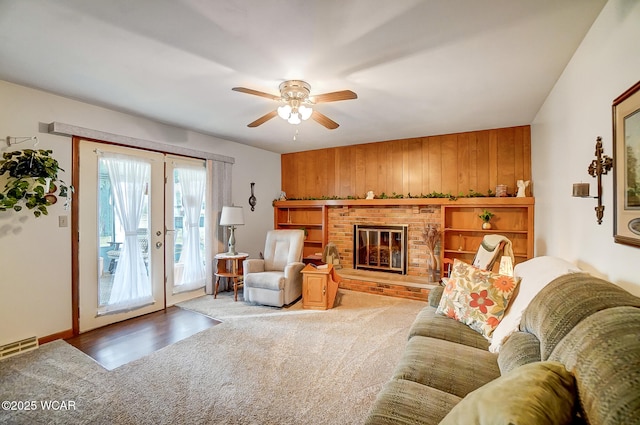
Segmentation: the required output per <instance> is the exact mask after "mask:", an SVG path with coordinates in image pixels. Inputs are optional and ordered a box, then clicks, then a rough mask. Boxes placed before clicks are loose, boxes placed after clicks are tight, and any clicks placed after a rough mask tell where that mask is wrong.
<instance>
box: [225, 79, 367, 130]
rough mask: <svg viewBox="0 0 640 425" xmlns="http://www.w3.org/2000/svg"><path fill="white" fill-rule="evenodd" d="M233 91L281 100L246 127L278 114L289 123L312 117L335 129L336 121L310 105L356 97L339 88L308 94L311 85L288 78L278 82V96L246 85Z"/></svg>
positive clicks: (297, 122)
mask: <svg viewBox="0 0 640 425" xmlns="http://www.w3.org/2000/svg"><path fill="white" fill-rule="evenodd" d="M232 90H233V91H238V92H241V93H246V94H250V95H254V96H260V97H265V98H267V99H270V100H275V101H278V102H282V103H281V104H280V106H279V107H278V108H276V109H275V110H272V111H271V112H268V113H266V114H264V115H263V116H261V117H260V118H258V119H257V120H255V121H253V122H250V123H249V124H247V127H251V128H253V127H258V126H259V125H262V124H264V123H265V122H267V121H269V120H270V119H272V118H274V117H275V116H279V117H280V118H282V119H283V120H286V121H287V122H288V123H290V124H294V125H297V124H300V123H301V122H302V121H303V120H308V119H309V118H311V117H313V120H314V121H316V122H318V123H319V124H320V125H322V126H324V127H326V128H327V129H329V130H335V129H336V128H338V127H339V125H338V123H337V122H335V121H333V120H332V119H330V118H329V117H327V116H326V115H323V114H322V113H320V112H318V111H314V110H313V108H312V106H313V105H315V104H316V103H328V102H337V101H340V100H350V99H357V98H358V95H357V94H355V93H354V92H352V91H351V90H341V91H336V92H331V93H323V94H318V95H315V96H313V97H311V96H310V93H311V86H310V85H309V84H308V83H306V82H305V81H302V80H288V81H283V82H282V83H281V84H280V96H274V95H272V94H269V93H265V92H262V91H258V90H253V89H249V88H246V87H233V88H232Z"/></svg>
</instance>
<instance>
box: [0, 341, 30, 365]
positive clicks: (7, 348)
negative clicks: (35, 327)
mask: <svg viewBox="0 0 640 425" xmlns="http://www.w3.org/2000/svg"><path fill="white" fill-rule="evenodd" d="M36 348H38V338H36V337H35V336H32V337H31V338H27V339H23V340H22V341H16V342H12V343H11V344H5V345H2V346H0V359H6V358H7V357H11V356H14V355H16V354H20V353H24V352H25V351H31V350H35V349H36Z"/></svg>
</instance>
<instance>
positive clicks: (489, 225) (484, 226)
mask: <svg viewBox="0 0 640 425" xmlns="http://www.w3.org/2000/svg"><path fill="white" fill-rule="evenodd" d="M482 228H483V229H484V230H489V229H491V223H489V222H488V221H485V222H484V223H482Z"/></svg>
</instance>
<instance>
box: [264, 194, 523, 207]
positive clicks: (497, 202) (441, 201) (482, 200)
mask: <svg viewBox="0 0 640 425" xmlns="http://www.w3.org/2000/svg"><path fill="white" fill-rule="evenodd" d="M534 204H535V198H534V197H531V196H528V197H525V198H515V197H504V198H496V197H474V198H458V199H455V200H451V199H449V198H387V199H324V200H308V201H307V200H295V201H275V202H274V204H273V205H274V206H275V207H280V208H283V207H284V208H286V207H303V206H304V207H310V206H322V205H327V206H359V207H362V206H365V207H366V206H371V207H379V206H394V205H459V206H467V205H468V206H473V205H485V206H488V205H491V206H501V205H509V206H513V205H534Z"/></svg>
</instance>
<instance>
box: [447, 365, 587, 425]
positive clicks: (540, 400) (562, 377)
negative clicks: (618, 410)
mask: <svg viewBox="0 0 640 425" xmlns="http://www.w3.org/2000/svg"><path fill="white" fill-rule="evenodd" d="M574 399H575V382H574V379H573V376H572V375H571V373H569V372H568V371H567V370H566V369H565V367H564V365H563V364H561V363H558V362H536V363H531V364H528V365H524V366H521V367H519V368H517V369H515V370H513V371H511V372H510V373H508V374H506V375H504V376H502V377H500V378H499V379H496V380H495V381H493V382H490V383H488V384H487V385H485V386H483V387H482V388H479V389H478V390H476V391H473V392H472V393H470V394H469V395H468V396H466V397H465V398H464V399H462V401H461V402H460V403H458V404H457V405H456V406H455V407H454V408H453V409H451V412H449V414H447V416H446V417H445V418H444V419H443V420H442V422H440V424H441V425H453V424H456V425H457V424H478V425H503V424H504V425H508V424H512V425H530V424H556V425H562V424H569V423H571V422H572V420H573V416H574V415H573V405H574Z"/></svg>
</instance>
